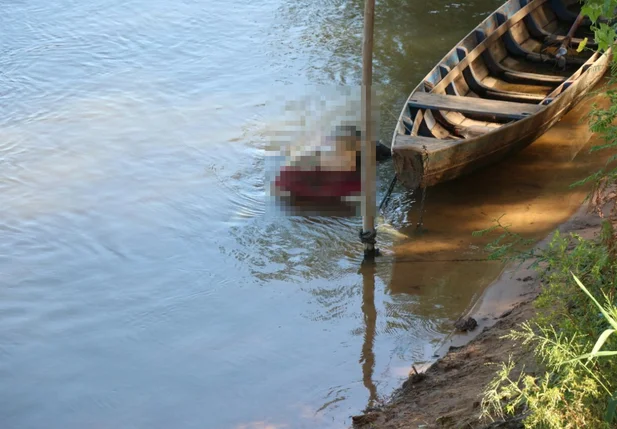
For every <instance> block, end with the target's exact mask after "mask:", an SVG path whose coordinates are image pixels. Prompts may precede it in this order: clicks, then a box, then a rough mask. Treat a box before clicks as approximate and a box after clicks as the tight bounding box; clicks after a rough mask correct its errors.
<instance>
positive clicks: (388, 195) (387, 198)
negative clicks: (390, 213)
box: [379, 174, 398, 211]
mask: <svg viewBox="0 0 617 429" xmlns="http://www.w3.org/2000/svg"><path fill="white" fill-rule="evenodd" d="M397 179H398V178H397V176H396V174H395V175H394V177H393V178H392V180H391V181H390V186H388V191H387V192H386V195H384V197H383V198H382V200H381V203H380V204H379V211H381V210H382V209H383V208H384V207H385V206H386V204H387V203H388V201H389V200H390V196H391V195H392V191H393V190H394V186H395V185H396V181H397Z"/></svg>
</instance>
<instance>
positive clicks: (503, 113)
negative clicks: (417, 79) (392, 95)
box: [409, 92, 542, 119]
mask: <svg viewBox="0 0 617 429" xmlns="http://www.w3.org/2000/svg"><path fill="white" fill-rule="evenodd" d="M409 104H410V105H411V106H413V107H418V108H421V109H440V110H449V111H455V112H460V113H470V114H490V115H495V116H497V117H502V118H508V119H523V118H525V117H527V116H530V115H533V114H534V113H537V112H539V111H540V110H541V109H542V106H539V105H536V104H526V103H512V102H509V101H498V100H487V99H483V98H475V97H474V98H472V97H457V96H453V95H442V94H433V93H430V94H427V93H422V92H417V93H415V94H413V95H412V96H411V98H410V99H409Z"/></svg>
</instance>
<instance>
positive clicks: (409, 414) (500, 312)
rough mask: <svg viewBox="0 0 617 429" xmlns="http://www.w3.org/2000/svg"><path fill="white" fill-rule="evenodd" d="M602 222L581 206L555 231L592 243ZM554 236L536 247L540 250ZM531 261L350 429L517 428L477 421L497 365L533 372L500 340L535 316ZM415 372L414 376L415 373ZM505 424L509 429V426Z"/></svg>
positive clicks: (536, 285)
mask: <svg viewBox="0 0 617 429" xmlns="http://www.w3.org/2000/svg"><path fill="white" fill-rule="evenodd" d="M600 226H601V219H600V218H599V217H598V216H597V215H596V214H592V213H588V211H587V206H586V205H583V206H582V207H581V208H580V209H579V210H578V211H577V213H576V214H575V215H574V216H573V217H571V218H570V219H569V220H568V221H567V222H566V223H564V224H563V225H561V226H560V227H559V228H558V230H559V231H560V232H562V233H571V232H573V233H576V234H578V235H580V236H581V237H583V238H586V239H592V238H594V237H595V236H596V235H597V234H598V233H599V231H600ZM552 236H553V233H551V234H550V236H548V237H546V238H545V239H544V240H543V241H541V242H540V243H539V244H538V245H537V247H538V248H543V247H545V246H546V245H547V244H548V242H549V240H550V238H551V237H552ZM532 262H533V261H532V260H526V261H525V262H524V263H523V264H520V263H519V262H516V263H513V264H512V265H510V266H508V267H507V268H506V269H505V270H504V271H503V272H502V274H501V276H500V277H499V278H498V279H497V280H496V281H495V282H494V283H493V284H491V285H490V286H489V287H488V288H487V290H486V291H485V292H484V294H483V296H482V298H481V299H480V300H479V301H478V303H477V304H476V305H475V306H474V307H473V308H472V310H471V312H470V314H469V315H468V316H471V317H473V318H474V319H476V320H477V322H478V327H477V328H475V329H474V330H473V331H471V332H470V333H467V334H455V335H453V336H452V337H451V338H450V339H449V341H448V342H447V343H446V344H444V346H443V347H442V349H441V350H440V351H439V353H438V355H440V356H441V357H440V358H439V359H438V360H437V361H436V362H435V363H433V364H432V365H430V366H429V367H428V368H420V367H417V366H416V367H415V370H414V369H413V367H412V372H411V374H410V377H409V378H408V379H407V381H405V383H403V386H402V387H400V388H399V389H398V391H397V392H395V394H394V395H393V398H392V400H391V401H390V402H389V403H388V404H387V405H385V406H383V407H380V408H375V409H370V410H365V411H366V412H365V413H364V414H362V415H358V416H354V417H353V424H354V428H385V429H408V428H409V429H411V428H438V427H453V428H485V427H516V422H510V423H502V424H501V425H497V424H495V423H493V422H490V421H486V420H481V419H480V417H481V407H480V403H481V400H482V394H483V391H484V389H485V387H486V386H487V385H488V383H489V382H490V381H491V380H492V379H493V378H494V377H495V372H496V370H497V366H496V365H493V364H499V363H502V362H507V361H508V359H510V358H511V359H512V361H513V362H516V368H515V371H514V373H513V374H514V375H515V376H516V375H517V372H518V371H520V369H521V368H522V367H524V368H525V371H526V372H527V373H533V371H534V367H535V358H534V356H533V353H532V352H531V351H530V350H528V349H527V348H525V347H522V346H521V345H520V344H517V343H516V342H514V341H512V340H509V339H503V338H502V337H503V336H504V335H506V334H508V333H509V332H510V331H511V330H512V329H513V328H515V327H518V326H520V325H521V324H522V323H523V322H525V321H527V320H529V319H531V318H532V317H533V315H534V314H535V308H534V305H533V303H534V300H535V298H536V297H537V296H538V293H539V291H540V289H541V286H542V284H541V279H540V278H539V277H538V273H537V272H536V271H534V270H531V269H530V268H529V267H530V265H531V264H532ZM416 371H417V372H416ZM508 425H509V426H508Z"/></svg>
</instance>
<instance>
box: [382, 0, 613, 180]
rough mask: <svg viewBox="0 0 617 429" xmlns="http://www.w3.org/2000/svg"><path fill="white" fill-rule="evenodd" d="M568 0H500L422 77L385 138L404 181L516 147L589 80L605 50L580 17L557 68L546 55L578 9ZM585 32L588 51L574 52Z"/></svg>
mask: <svg viewBox="0 0 617 429" xmlns="http://www.w3.org/2000/svg"><path fill="white" fill-rule="evenodd" d="M567 1H568V0H509V1H508V2H506V3H505V4H504V5H503V6H501V7H500V8H499V9H497V10H496V11H495V12H493V13H492V14H491V15H490V16H489V17H488V18H486V19H485V20H484V21H483V22H482V23H481V24H480V25H478V26H477V27H476V28H475V29H474V30H473V31H471V32H470V33H469V34H468V35H467V37H465V38H464V39H463V40H462V41H461V42H460V43H459V44H458V45H456V46H455V47H454V48H453V49H452V50H451V51H450V52H449V53H448V54H447V55H446V56H445V57H444V58H443V59H442V60H441V61H440V62H439V63H438V64H437V65H436V66H435V68H434V69H433V70H431V72H430V73H429V74H428V75H426V77H425V78H424V80H423V81H422V82H421V83H420V84H419V85H418V86H417V87H416V88H415V89H414V90H413V92H412V93H411V95H410V96H409V98H408V99H407V102H406V103H405V106H404V108H403V111H402V112H401V115H400V117H399V120H398V123H397V126H396V129H395V131H394V136H393V139H392V158H393V161H394V166H395V170H396V174H397V176H398V179H399V181H400V182H401V183H403V185H405V186H406V187H408V188H410V189H416V188H418V187H424V186H432V185H435V184H437V183H440V182H444V181H447V180H451V179H455V178H457V177H460V176H462V175H464V174H467V173H470V172H472V171H474V170H476V169H478V168H481V167H484V166H486V165H489V164H492V163H495V162H497V161H499V160H501V159H503V158H504V157H506V156H507V155H509V154H512V153H514V152H516V151H519V150H521V149H523V148H524V147H526V146H528V145H529V144H531V143H532V142H533V141H534V140H535V139H536V138H538V137H539V136H541V135H542V134H543V133H545V132H546V131H547V130H548V129H549V128H550V127H551V126H552V125H553V124H555V123H556V122H557V121H559V120H560V119H561V118H562V117H563V115H564V114H565V113H566V112H567V111H568V110H570V109H571V108H572V107H573V106H574V105H575V104H576V103H578V102H579V101H580V100H581V99H582V98H583V97H584V96H585V95H586V94H587V93H588V92H589V90H590V89H592V88H593V86H594V85H595V84H596V83H597V82H598V81H599V80H600V78H601V77H602V75H603V74H604V73H605V72H606V70H607V68H608V66H609V59H610V51H608V52H604V53H603V54H601V53H599V52H596V51H594V50H593V49H594V48H597V45H596V44H595V42H594V41H593V32H592V31H591V30H590V28H589V26H590V22H589V20H588V19H586V20H583V21H582V24H581V25H580V27H579V28H578V30H577V31H576V32H575V33H574V37H573V38H572V39H571V44H570V46H569V49H568V54H567V56H566V63H565V67H563V63H559V62H558V60H557V59H556V57H555V54H556V52H557V50H558V48H559V45H560V44H561V42H562V41H563V39H564V37H565V36H566V35H567V34H568V32H569V30H570V29H571V28H572V24H573V23H574V21H575V20H576V19H577V16H578V13H579V11H580V6H579V5H578V3H573V4H567ZM569 1H572V0H569ZM575 1H576V0H575ZM579 22H580V20H579ZM584 37H587V38H588V40H589V43H588V46H589V47H591V49H584V50H583V51H582V52H580V53H578V52H577V50H576V48H577V45H578V43H579V42H580V41H581V40H582V39H583V38H584Z"/></svg>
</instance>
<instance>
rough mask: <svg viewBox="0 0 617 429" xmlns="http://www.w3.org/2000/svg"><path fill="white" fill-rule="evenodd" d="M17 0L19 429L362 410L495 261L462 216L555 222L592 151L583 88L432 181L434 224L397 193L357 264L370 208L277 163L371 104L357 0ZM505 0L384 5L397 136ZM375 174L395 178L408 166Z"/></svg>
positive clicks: (0, 21) (2, 69) (0, 190)
mask: <svg viewBox="0 0 617 429" xmlns="http://www.w3.org/2000/svg"><path fill="white" fill-rule="evenodd" d="M5 3H6V4H3V6H2V11H1V12H0V34H1V35H2V46H1V47H0V52H1V55H0V85H1V86H0V88H1V98H2V107H1V108H0V236H1V239H0V320H1V323H0V380H1V382H0V421H1V422H2V424H1V426H2V428H3V429H38V428H46V429H48V428H63V429H83V428H92V429H95V428H148V429H157V428H161V429H163V428H178V429H188V428H200V429H201V428H212V429H240V428H242V429H253V428H255V429H265V428H269V429H274V428H315V427H320V428H343V427H346V425H348V424H349V422H350V420H349V416H350V415H352V414H355V413H358V412H359V411H360V410H361V409H362V408H363V407H365V406H366V405H367V404H368V403H369V402H371V401H376V400H379V399H381V398H384V397H385V396H387V395H388V394H389V393H390V392H391V391H392V390H393V389H394V388H395V387H397V386H398V385H399V384H400V382H401V380H402V378H404V377H405V376H406V375H407V373H408V371H409V368H410V364H411V363H413V362H423V361H426V360H429V359H430V358H431V356H432V355H433V353H434V352H435V350H436V349H437V348H438V347H439V345H440V344H441V342H442V341H443V340H444V338H446V336H447V335H448V334H449V333H450V331H451V329H452V322H453V321H454V320H456V319H457V318H458V317H459V316H460V315H461V314H463V313H464V312H465V311H466V310H467V309H468V308H470V306H471V305H473V303H474V302H475V301H476V300H477V299H478V297H479V296H480V294H481V293H482V291H483V290H484V289H485V288H486V286H487V285H488V284H489V283H490V282H491V281H492V280H493V279H495V277H496V276H498V275H499V273H500V272H501V270H502V266H501V264H500V263H498V262H491V261H485V260H483V259H485V257H486V255H484V254H483V253H482V252H481V249H482V246H483V245H484V244H485V242H486V240H487V239H478V238H473V237H472V236H471V232H472V231H474V230H478V229H482V228H486V227H488V226H491V225H492V221H493V219H495V218H497V217H499V216H501V215H502V214H505V216H504V218H503V219H502V220H504V221H505V222H507V223H510V224H512V226H513V228H516V230H517V231H518V232H520V233H523V234H526V235H527V236H530V237H534V238H541V237H543V236H545V235H546V234H547V233H548V232H549V231H550V230H551V229H552V228H554V227H555V226H557V225H558V224H559V223H560V222H562V221H564V220H565V219H567V218H568V216H569V215H570V214H572V212H573V211H574V210H575V209H576V208H577V207H578V205H579V204H580V202H581V200H582V197H583V193H582V191H581V190H572V189H569V185H570V183H572V182H573V181H574V180H576V179H578V178H581V177H583V176H584V175H585V174H586V173H587V172H589V171H590V169H591V168H593V167H594V166H597V165H599V162H600V160H599V159H598V157H597V156H596V157H593V156H590V155H589V154H588V153H587V150H586V144H587V141H588V140H589V137H590V136H589V133H588V132H587V130H586V128H585V126H584V125H581V124H579V123H578V121H579V119H580V118H581V116H582V112H584V111H585V106H581V107H579V108H578V109H576V110H575V111H574V112H572V114H570V115H569V116H568V117H567V118H566V119H565V120H564V121H562V122H561V123H560V124H559V125H558V126H556V127H555V128H554V129H553V130H552V131H551V132H550V133H548V134H547V135H546V136H544V137H543V138H541V139H540V140H539V141H538V142H536V143H534V144H533V145H532V146H530V147H529V148H528V149H527V150H525V151H523V152H521V153H520V154H519V155H517V156H515V157H513V158H511V159H509V160H508V161H507V162H504V163H501V164H499V165H496V166H494V167H491V168H488V169H486V170H484V171H482V172H480V173H478V174H475V175H473V176H470V177H468V178H465V179H462V180H459V181H457V182H454V183H450V184H446V185H443V186H439V187H436V188H434V189H431V190H429V192H428V194H427V198H426V210H425V212H424V215H423V219H424V225H423V228H424V229H423V231H422V232H421V233H420V232H418V230H417V229H416V223H417V222H418V219H419V215H420V214H419V212H418V204H416V203H415V200H416V199H417V198H416V196H414V195H407V194H405V193H403V192H402V190H400V189H397V191H396V193H395V196H394V198H393V199H392V201H391V203H390V205H389V206H388V210H387V213H386V217H385V219H384V218H381V219H380V220H379V222H380V224H384V226H380V232H379V237H378V239H379V245H380V248H381V249H382V252H383V254H384V255H383V256H382V258H381V259H380V260H379V262H378V264H377V266H376V268H375V272H374V273H373V274H372V275H370V276H366V275H364V276H363V273H362V272H360V271H359V263H360V255H361V244H360V243H359V242H358V239H357V231H358V229H359V226H360V219H358V218H355V217H352V218H341V217H290V216H283V215H282V214H280V213H279V214H277V213H276V212H272V211H270V210H268V209H267V208H268V199H267V198H266V197H265V195H266V188H267V182H266V179H265V177H266V163H265V161H264V159H265V155H266V152H267V149H268V147H269V145H270V144H271V143H272V141H273V140H277V139H278V140H292V139H293V137H292V136H293V135H294V134H293V132H290V131H289V130H290V129H292V130H294V129H295V131H298V130H299V129H301V130H303V132H305V131H306V130H307V129H309V130H313V131H315V130H317V129H318V128H319V126H318V125H316V124H318V123H323V122H328V121H336V118H338V117H339V116H340V117H342V116H345V115H349V114H350V112H349V110H354V108H353V107H352V106H353V103H352V100H351V98H352V97H351V96H348V95H345V94H346V93H345V91H342V92H341V90H340V88H345V87H349V88H352V92H353V87H354V86H356V85H357V84H358V82H359V79H360V52H361V47H360V37H361V36H360V35H361V27H362V2H360V1H359V0H347V1H345V0H326V1H322V2H315V1H308V0H298V1H291V0H263V1H260V2H254V1H249V0H224V1H223V0H178V1H173V2H172V1H162V0H148V1H146V0H130V1H126V2H116V1H111V0H84V1H75V0H57V1H53V2H50V1H44V0H21V1H11V2H5ZM498 4H499V2H497V1H493V0H473V1H465V2H462V3H452V2H450V1H443V0H437V1H433V2H421V1H417V0H410V1H405V2H400V1H394V0H383V1H380V2H378V9H377V10H378V12H377V19H376V32H377V36H376V48H375V49H376V53H375V57H376V58H375V59H376V65H375V79H376V82H377V84H378V86H379V87H380V88H381V89H380V91H381V93H380V94H381V95H380V99H381V110H380V112H381V113H380V114H381V117H380V124H381V127H380V132H381V136H382V138H383V139H384V141H389V135H390V133H391V131H392V128H393V126H394V122H395V116H396V114H397V113H398V111H399V109H400V104H401V103H402V102H403V101H404V99H405V98H406V96H407V94H408V93H409V92H410V90H411V89H412V88H413V87H414V86H415V85H416V84H417V82H418V80H419V79H420V78H422V77H423V76H424V74H425V73H426V72H427V71H428V70H429V69H430V67H432V65H433V64H434V63H435V61H437V60H439V58H441V57H442V56H443V54H444V53H445V52H446V51H447V50H448V49H450V47H451V46H452V45H453V44H454V43H455V42H456V41H458V40H459V39H460V38H462V37H463V36H464V35H465V34H466V33H467V32H468V31H469V30H471V29H472V28H473V27H474V26H475V25H476V23H477V22H479V21H480V20H481V19H483V17H485V16H486V15H487V14H488V13H489V12H490V11H492V10H493V9H494V8H495V7H496V6H497V5H498ZM332 88H339V89H338V90H333V89H332ZM341 94H342V95H341ZM306 99H309V100H312V101H311V102H310V103H303V102H298V100H306ZM307 106H308V107H307ZM333 106H334V107H333ZM326 111H329V112H330V115H331V116H329V117H327V118H325V119H324V117H322V115H321V113H322V112H326ZM355 113H356V112H355V111H352V112H351V115H353V114H355ZM316 118H317V119H316ZM333 118H334V119H333ZM273 136H276V138H274V137H273ZM378 175H379V178H380V183H379V189H380V191H379V192H380V195H382V194H383V191H384V189H385V188H386V186H387V182H388V180H389V178H390V177H391V175H392V169H391V166H390V165H389V164H388V163H385V164H383V165H380V167H379V171H378ZM364 274H366V273H364Z"/></svg>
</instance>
